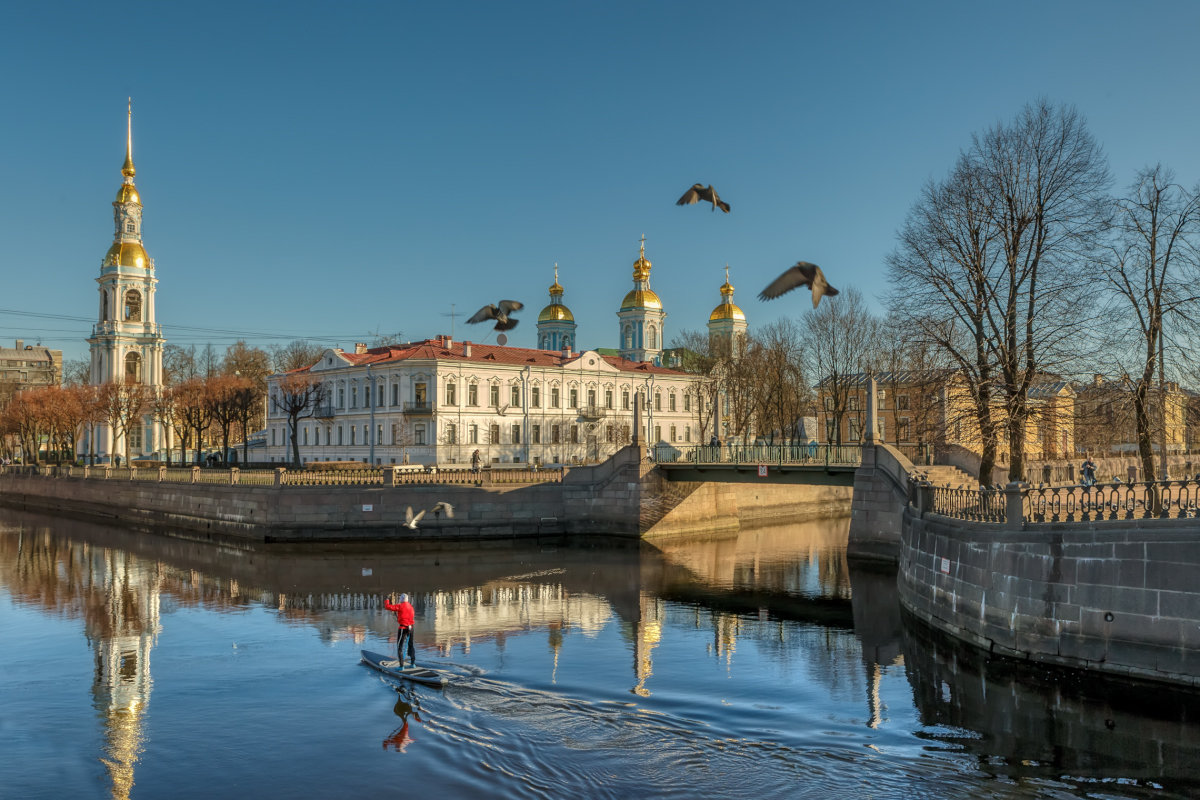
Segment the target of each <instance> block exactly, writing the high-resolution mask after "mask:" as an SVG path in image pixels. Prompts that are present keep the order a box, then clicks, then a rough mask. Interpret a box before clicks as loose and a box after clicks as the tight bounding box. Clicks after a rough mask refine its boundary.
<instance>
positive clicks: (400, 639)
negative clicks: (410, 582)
mask: <svg viewBox="0 0 1200 800" xmlns="http://www.w3.org/2000/svg"><path fill="white" fill-rule="evenodd" d="M395 596H396V594H395V592H393V593H392V594H391V598H394V597H395ZM383 607H384V608H386V609H387V610H388V611H394V612H396V625H397V626H398V629H397V631H396V661H397V662H398V663H399V665H400V668H401V669H403V668H404V643H405V641H407V642H408V660H409V665H410V666H414V667H415V666H416V665H417V648H416V646H415V645H414V644H413V618H414V614H413V607H412V603H410V602H408V595H407V594H401V595H400V602H399V603H393V602H392V601H391V599H390V598H389V599H388V600H384V601H383Z"/></svg>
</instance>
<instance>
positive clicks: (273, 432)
mask: <svg viewBox="0 0 1200 800" xmlns="http://www.w3.org/2000/svg"><path fill="white" fill-rule="evenodd" d="M271 446H272V447H274V446H275V429H274V428H271Z"/></svg>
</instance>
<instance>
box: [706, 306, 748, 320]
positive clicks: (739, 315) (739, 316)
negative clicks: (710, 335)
mask: <svg viewBox="0 0 1200 800" xmlns="http://www.w3.org/2000/svg"><path fill="white" fill-rule="evenodd" d="M722 319H732V320H734V321H736V322H745V321H746V315H745V313H743V312H742V310H741V309H740V308H738V307H737V306H735V305H734V304H733V303H721V305H719V306H717V307H716V308H714V309H713V312H712V313H711V314H709V315H708V321H709V322H716V321H717V320H722Z"/></svg>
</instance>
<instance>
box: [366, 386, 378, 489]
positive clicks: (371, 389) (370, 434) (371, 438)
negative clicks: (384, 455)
mask: <svg viewBox="0 0 1200 800" xmlns="http://www.w3.org/2000/svg"><path fill="white" fill-rule="evenodd" d="M375 400H376V397H375V381H374V380H372V379H371V365H370V364H367V403H368V404H369V406H370V408H371V427H370V430H368V431H367V443H368V444H369V445H370V446H371V449H370V455H369V456H368V457H367V462H368V463H369V464H370V465H371V466H372V467H373V466H375Z"/></svg>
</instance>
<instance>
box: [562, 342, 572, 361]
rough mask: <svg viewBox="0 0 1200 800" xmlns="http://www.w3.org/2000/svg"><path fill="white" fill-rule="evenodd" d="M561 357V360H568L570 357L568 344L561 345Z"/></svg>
mask: <svg viewBox="0 0 1200 800" xmlns="http://www.w3.org/2000/svg"><path fill="white" fill-rule="evenodd" d="M562 357H563V358H570V357H571V345H569V344H566V343H563V348H562Z"/></svg>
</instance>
